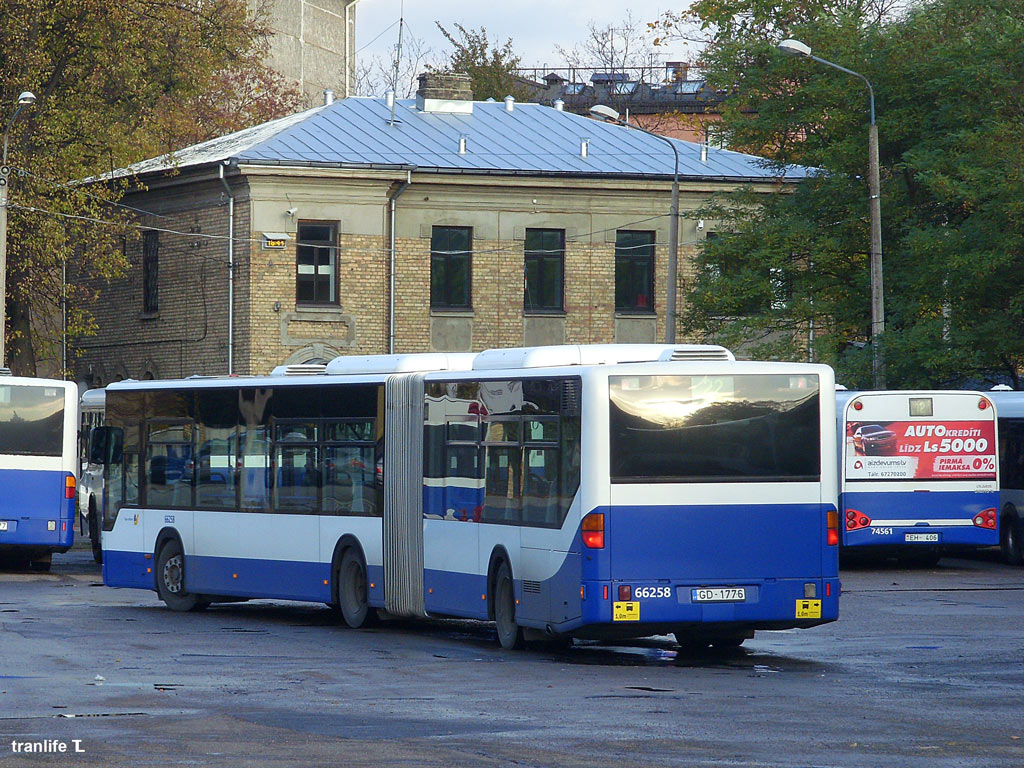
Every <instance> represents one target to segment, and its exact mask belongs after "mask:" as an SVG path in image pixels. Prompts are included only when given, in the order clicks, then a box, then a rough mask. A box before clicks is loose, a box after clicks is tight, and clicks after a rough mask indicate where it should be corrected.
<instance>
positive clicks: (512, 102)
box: [505, 96, 516, 112]
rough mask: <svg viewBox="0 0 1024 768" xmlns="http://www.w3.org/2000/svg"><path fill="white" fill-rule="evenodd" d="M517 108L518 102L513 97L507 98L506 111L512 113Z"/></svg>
mask: <svg viewBox="0 0 1024 768" xmlns="http://www.w3.org/2000/svg"><path fill="white" fill-rule="evenodd" d="M515 107H516V100H515V99H514V98H512V97H511V96H506V97H505V111H506V112H511V111H512V110H513V109H515Z"/></svg>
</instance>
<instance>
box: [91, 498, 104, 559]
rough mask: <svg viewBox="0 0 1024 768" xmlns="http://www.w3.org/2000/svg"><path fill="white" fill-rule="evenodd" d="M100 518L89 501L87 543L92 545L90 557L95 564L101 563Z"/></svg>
mask: <svg viewBox="0 0 1024 768" xmlns="http://www.w3.org/2000/svg"><path fill="white" fill-rule="evenodd" d="M102 535H103V534H101V533H100V520H99V516H98V515H97V514H96V506H95V505H94V504H93V503H92V502H91V501H90V502H89V544H90V545H91V546H92V559H93V560H95V561H96V563H97V565H102V564H103V542H102V541H101V540H100V536H102Z"/></svg>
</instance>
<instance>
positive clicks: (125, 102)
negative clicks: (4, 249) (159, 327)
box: [0, 0, 299, 375]
mask: <svg viewBox="0 0 1024 768" xmlns="http://www.w3.org/2000/svg"><path fill="white" fill-rule="evenodd" d="M269 34H270V32H269V29H268V28H267V27H266V25H265V24H264V23H263V21H262V16H260V15H253V14H252V13H249V12H248V11H247V4H246V0H182V2H178V3H164V2H162V0H119V2H116V3H109V2H101V1H100V0H56V1H54V0H6V2H5V4H4V23H3V25H0V82H2V83H3V84H4V93H3V94H0V97H2V101H0V119H2V121H3V123H4V124H5V125H6V122H7V120H8V119H9V117H10V112H9V110H10V109H11V105H12V104H13V102H14V98H15V96H16V95H17V93H18V92H19V91H21V90H31V91H33V92H35V94H36V95H37V97H38V100H37V102H36V104H35V106H34V107H33V108H31V109H28V110H25V111H24V112H22V114H21V116H19V119H18V121H17V122H16V123H15V124H14V125H13V127H12V130H11V151H10V154H9V162H10V164H11V165H12V166H13V167H14V168H15V169H16V170H15V175H14V183H13V184H12V189H11V199H10V211H9V212H10V217H9V225H10V229H9V233H8V235H9V236H8V282H7V286H8V295H7V297H6V298H7V316H8V318H9V320H8V323H7V342H8V346H7V348H8V361H7V362H8V363H9V365H10V367H11V368H12V370H14V371H15V372H16V373H21V374H30V375H31V374H34V373H35V372H36V362H37V360H39V359H46V360H48V361H54V360H57V361H58V363H57V365H56V367H58V368H59V359H60V358H59V355H58V354H57V352H56V350H57V349H59V346H60V341H61V336H62V334H61V322H60V319H59V318H60V316H59V314H56V319H55V313H58V312H59V310H58V309H57V308H58V307H59V306H60V299H61V297H62V296H65V297H67V299H68V307H69V311H68V320H69V323H68V335H69V336H70V337H72V338H74V337H75V336H79V335H82V334H88V333H90V332H91V330H92V328H93V320H92V317H91V315H90V313H89V305H90V303H91V302H92V301H94V300H95V299H96V297H95V296H94V295H92V294H90V293H89V291H88V290H87V289H86V288H85V285H84V284H85V280H86V279H88V278H90V277H105V278H113V277H116V276H118V275H120V274H123V272H124V270H125V268H126V260H125V258H124V256H123V247H122V241H123V239H124V238H126V237H132V236H133V233H134V229H133V228H132V226H131V222H132V218H131V212H130V211H127V210H124V209H120V208H118V207H116V205H115V203H116V202H117V200H118V199H119V198H120V195H121V193H122V192H123V189H124V187H123V185H120V186H119V185H114V184H110V185H106V184H88V185H86V184H80V183H76V182H74V181H72V180H75V179H79V180H82V179H87V178H90V177H92V178H95V177H97V176H99V175H101V174H103V173H104V172H108V171H110V170H112V169H114V168H118V167H122V166H125V165H128V164H130V163H132V162H135V161H138V160H141V159H144V158H146V157H151V156H154V155H157V154H162V153H164V152H167V151H170V150H174V149H178V148H181V147H183V146H185V145H188V144H192V143H194V142H196V141H201V140H204V139H208V138H211V137H212V136H215V135H218V134H220V133H223V132H226V131H231V130H237V129H239V128H243V127H246V126H247V125H250V124H253V123H257V122H261V121H263V120H266V119H268V118H270V117H276V116H279V115H281V114H285V113H287V112H289V111H291V110H292V109H293V108H294V107H295V106H296V105H297V104H298V101H299V95H298V93H297V92H295V91H294V90H291V89H288V88H286V87H284V85H283V84H282V82H281V79H280V78H279V77H278V76H276V75H275V74H274V73H272V72H271V71H270V70H268V69H267V68H266V67H265V66H264V65H263V64H262V63H261V60H262V56H263V53H264V51H265V46H266V44H267V41H268V36H269ZM66 265H71V266H72V268H73V269H72V272H73V274H74V276H75V278H76V279H74V280H72V281H71V282H70V283H69V284H68V285H67V286H64V285H63V284H62V272H63V270H62V268H63V267H64V266H66ZM50 365H51V366H52V365H53V363H52V362H50Z"/></svg>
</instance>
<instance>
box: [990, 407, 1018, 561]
mask: <svg viewBox="0 0 1024 768" xmlns="http://www.w3.org/2000/svg"><path fill="white" fill-rule="evenodd" d="M986 394H987V395H988V397H990V398H992V401H993V402H994V403H995V404H996V414H997V415H998V417H999V548H1000V550H1001V551H1002V555H1003V559H1004V560H1005V561H1006V562H1007V563H1010V564H1011V565H1024V551H1022V546H1024V545H1022V542H1024V538H1022V536H1024V392H1019V391H1016V390H1012V389H1010V388H1009V387H1005V388H1004V387H996V388H993V390H992V391H991V392H987V393H986Z"/></svg>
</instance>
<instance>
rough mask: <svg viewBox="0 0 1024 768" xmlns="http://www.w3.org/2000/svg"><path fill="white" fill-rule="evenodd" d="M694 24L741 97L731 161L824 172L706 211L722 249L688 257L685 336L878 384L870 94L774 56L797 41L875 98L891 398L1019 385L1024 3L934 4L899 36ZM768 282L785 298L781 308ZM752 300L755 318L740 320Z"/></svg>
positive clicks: (859, 29) (810, 24) (837, 22)
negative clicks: (737, 153)
mask: <svg viewBox="0 0 1024 768" xmlns="http://www.w3.org/2000/svg"><path fill="white" fill-rule="evenodd" d="M691 13H692V16H691V17H689V20H690V21H696V22H697V23H698V24H699V25H700V26H702V27H703V29H704V30H705V31H706V33H707V34H708V35H709V38H710V44H709V46H708V47H707V49H706V50H705V53H704V55H703V61H702V62H701V65H702V66H703V67H704V69H705V72H706V74H707V76H708V78H709V80H711V81H712V82H713V83H714V84H716V85H717V86H718V87H721V88H727V89H729V90H731V91H732V92H733V93H734V94H735V95H734V98H732V99H730V100H729V101H728V103H727V107H726V109H725V113H724V115H723V127H724V129H725V133H726V135H727V136H728V137H729V139H730V143H731V146H732V147H733V148H737V149H744V150H747V151H752V152H755V153H757V154H762V155H764V156H766V157H768V158H769V159H770V160H771V162H772V163H773V164H774V165H775V167H777V168H780V169H781V168H783V167H784V166H785V164H788V163H796V164H800V165H804V166H809V167H813V168H817V169H820V171H819V173H817V174H816V175H814V176H812V178H810V179H809V180H807V181H805V182H803V183H801V184H800V185H798V189H797V190H796V191H795V192H794V193H793V194H784V195H761V196H760V197H758V196H757V195H755V194H754V193H752V192H750V191H741V192H737V193H733V194H731V195H725V196H723V197H722V198H720V199H719V200H717V201H716V202H715V203H714V205H712V206H711V207H710V208H709V209H708V210H707V211H704V212H703V213H702V214H701V215H704V216H705V217H707V218H712V217H717V219H718V220H719V222H720V223H719V225H718V228H719V229H720V230H721V231H727V232H731V233H732V234H730V235H727V236H723V237H721V238H719V239H717V240H715V241H713V242H710V243H709V244H708V246H707V247H706V248H705V249H704V252H703V254H702V255H701V256H700V257H699V260H698V261H699V264H698V274H699V278H698V279H697V280H696V282H695V284H694V285H691V286H687V288H689V289H691V293H690V295H692V302H691V303H690V305H689V306H688V308H687V311H686V312H685V314H684V318H683V322H684V327H685V329H686V330H687V331H688V332H689V333H691V334H693V335H695V336H698V337H705V338H716V339H722V340H725V341H727V342H730V343H733V344H737V343H739V342H741V341H742V342H747V343H748V344H750V346H749V347H748V348H749V349H750V350H751V351H752V352H753V354H754V355H755V356H762V357H768V356H779V357H791V358H806V356H807V355H808V348H809V347H810V346H811V345H812V344H813V347H814V351H815V357H816V359H818V360H824V361H826V362H829V363H831V364H833V365H834V366H835V367H836V368H837V371H838V373H839V378H840V380H841V381H843V382H844V383H847V384H849V385H854V386H870V383H871V376H870V360H871V348H870V338H869V333H870V286H869V279H868V251H869V243H870V234H869V223H868V189H867V183H866V180H865V179H866V172H867V122H868V119H867V118H868V98H867V96H868V93H867V89H866V87H865V86H864V83H863V82H861V81H860V80H858V79H856V78H855V77H852V76H850V75H847V74H844V73H842V72H838V71H836V70H834V69H832V68H830V67H827V66H824V65H820V64H818V63H816V62H813V61H809V60H806V59H794V58H789V57H786V56H784V55H783V54H781V53H779V52H778V51H777V50H776V46H777V44H778V42H779V41H780V40H782V39H784V38H787V37H793V38H797V39H799V40H802V41H803V42H805V43H807V44H808V45H810V46H811V48H812V51H813V53H814V54H815V55H817V56H821V57H823V58H826V59H828V60H830V61H833V62H835V63H836V64H839V65H841V66H844V67H847V68H849V69H853V70H856V71H858V72H860V73H862V74H863V75H865V76H866V77H867V78H868V79H869V80H870V81H871V83H872V85H873V86H874V90H875V95H876V109H877V122H878V126H879V135H880V140H881V180H882V189H881V192H882V224H883V232H882V243H883V248H882V250H883V264H884V282H885V309H886V332H885V334H884V336H883V337H882V340H881V347H882V349H883V351H884V357H885V361H886V367H887V375H888V385H889V386H905V387H910V386H950V385H957V384H961V383H963V382H965V381H970V380H973V381H975V382H979V381H983V380H986V379H987V380H992V379H994V378H996V377H1001V376H1002V377H1007V376H1008V377H1010V378H1011V379H1012V380H1013V383H1014V384H1016V382H1017V372H1018V369H1019V367H1020V366H1021V364H1022V363H1024V170H1022V169H1024V143H1022V142H1021V136H1024V91H1022V90H1021V88H1020V83H1021V82H1022V81H1024V4H1021V3H1019V2H1018V1H1017V0H932V1H931V2H926V3H922V4H919V5H917V6H915V7H913V8H912V9H911V10H910V11H908V12H907V13H906V14H905V15H904V16H903V17H901V18H896V19H891V18H888V17H886V16H885V14H884V13H879V7H878V6H877V5H872V4H870V3H866V2H854V1H853V0H790V2H784V3H778V2H767V0H698V2H696V3H695V4H694V5H693V6H692V7H691ZM670 21H671V20H670ZM674 21H675V23H680V22H681V21H683V19H682V18H681V17H676V18H675V19H674ZM722 264H728V265H730V268H729V269H722V268H721V265H722ZM773 281H774V282H776V283H782V284H785V286H786V288H787V290H788V291H791V296H790V295H787V296H786V297H784V299H785V300H784V301H780V300H776V301H774V303H773V302H772V301H771V297H772V283H773ZM752 302H753V303H757V302H760V305H761V306H762V307H764V308H765V309H764V310H763V311H761V312H758V313H756V314H743V312H742V310H743V309H744V308H748V307H749V305H750V304H751V303H752ZM812 327H813V341H812V339H811V335H812V334H811V328H812Z"/></svg>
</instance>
